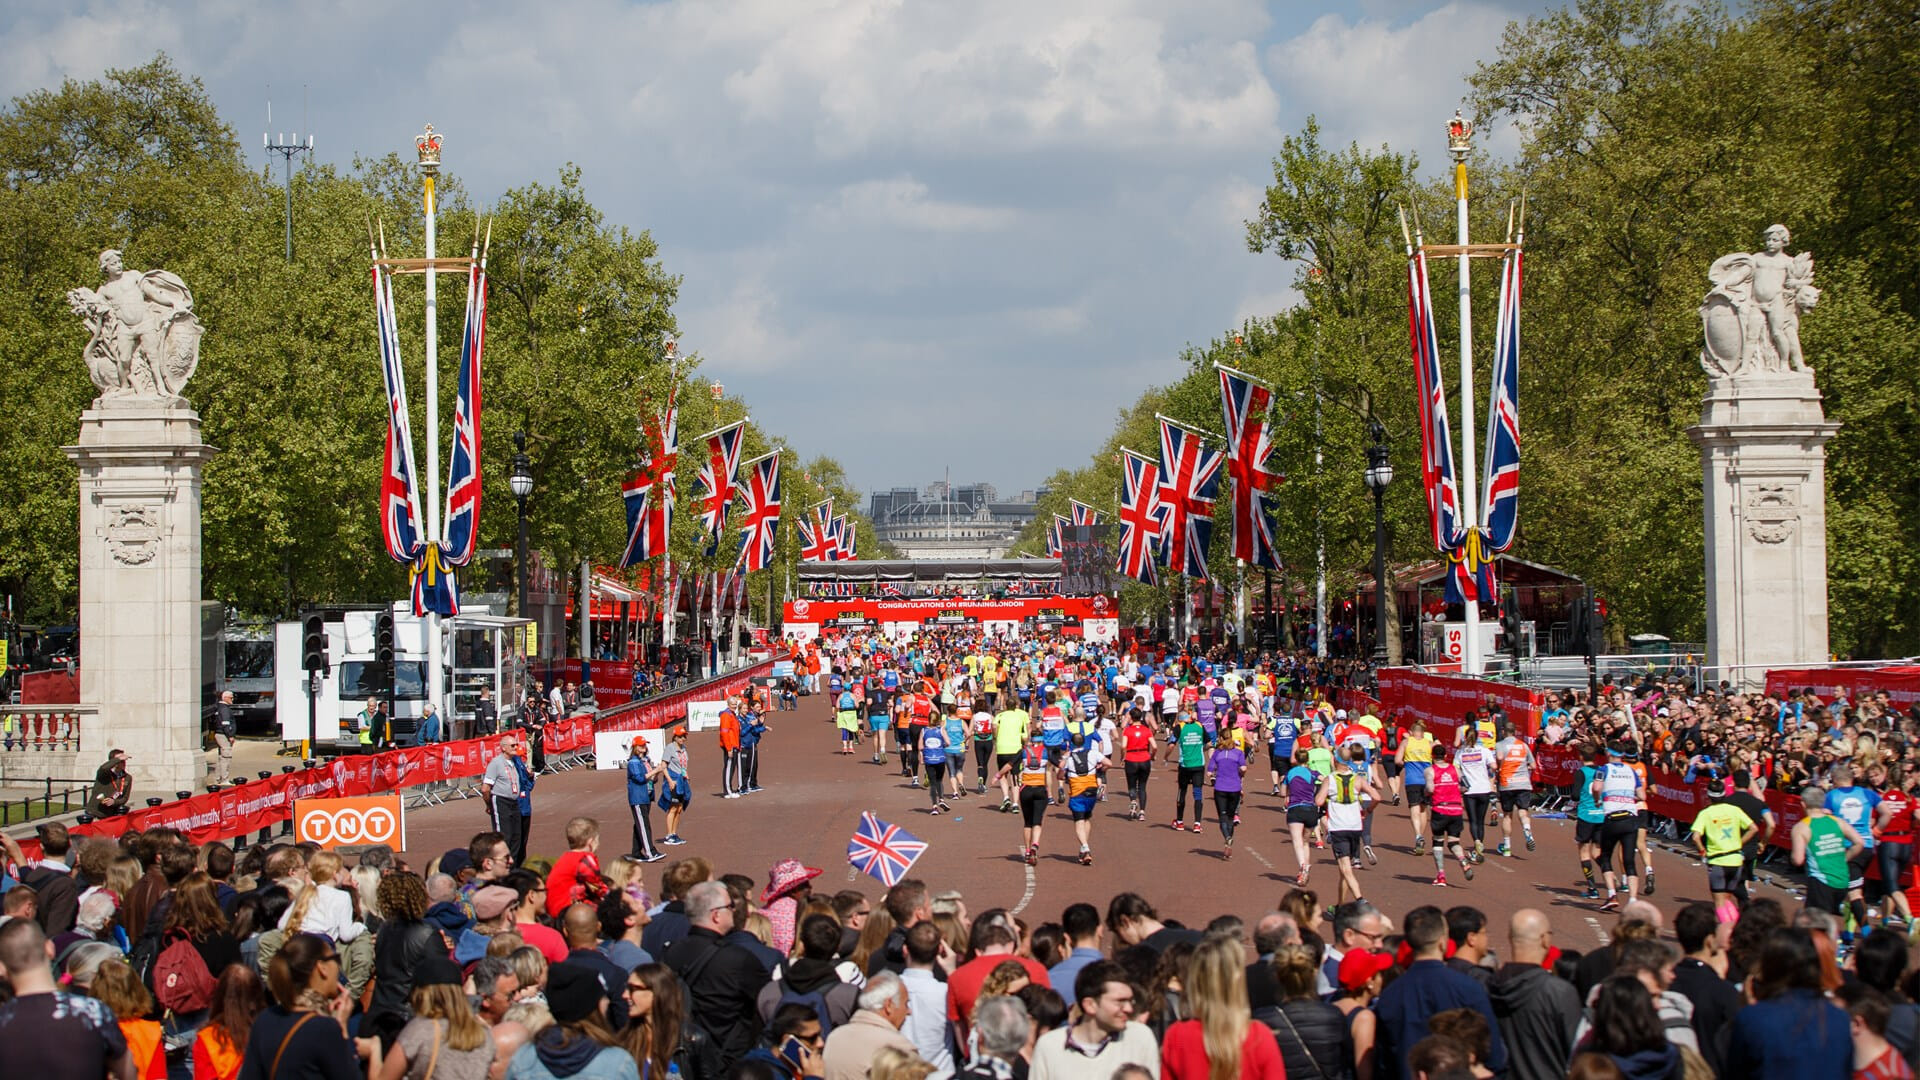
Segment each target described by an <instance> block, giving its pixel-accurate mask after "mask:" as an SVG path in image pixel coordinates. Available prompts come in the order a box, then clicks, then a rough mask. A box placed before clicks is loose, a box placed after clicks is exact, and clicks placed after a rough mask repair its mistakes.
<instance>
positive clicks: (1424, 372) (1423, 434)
mask: <svg viewBox="0 0 1920 1080" xmlns="http://www.w3.org/2000/svg"><path fill="white" fill-rule="evenodd" d="M1407 336H1408V338H1409V340H1410V341H1411V342H1412V345H1413V371H1414V378H1415V382H1416V384H1417V388H1418V391H1419V396H1420V475H1421V481H1422V483H1423V484H1424V485H1425V488H1426V495H1427V519H1428V521H1429V523H1430V524H1431V526H1432V530H1433V546H1434V547H1435V548H1436V549H1437V550H1438V551H1439V552H1440V553H1441V554H1442V555H1445V556H1446V557H1447V560H1448V561H1449V562H1450V563H1451V564H1452V567H1451V572H1450V573H1448V575H1447V577H1446V599H1447V602H1448V603H1450V604H1459V603H1464V602H1466V598H1467V594H1468V592H1469V591H1472V592H1474V593H1475V594H1476V595H1477V596H1478V597H1479V598H1480V599H1482V600H1483V601H1485V602H1488V603H1491V602H1492V600H1493V582H1492V580H1491V578H1490V577H1489V575H1487V574H1486V573H1485V564H1484V563H1483V562H1482V560H1481V558H1480V535H1479V531H1478V530H1469V529H1467V528H1465V527H1464V525H1463V524H1462V522H1461V518H1460V489H1459V480H1458V478H1457V475H1456V473H1455V471H1454V463H1453V425H1452V423H1451V422H1450V421H1449V419H1448V417H1447V390H1446V383H1445V379H1444V373H1443V372H1442V371H1441V368H1440V345H1439V337H1438V335H1437V334H1436V333H1435V332H1434V327H1433V286H1432V282H1431V280H1430V279H1429V278H1428V276H1427V255H1426V252H1425V251H1424V250H1422V248H1421V245H1420V237H1419V235H1418V234H1416V235H1415V237H1414V244H1413V246H1412V247H1411V248H1410V249H1409V250H1408V252H1407Z"/></svg>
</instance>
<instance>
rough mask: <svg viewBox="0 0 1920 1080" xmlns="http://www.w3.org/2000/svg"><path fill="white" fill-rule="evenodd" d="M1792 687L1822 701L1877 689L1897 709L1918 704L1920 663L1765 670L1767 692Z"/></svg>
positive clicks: (1785, 691)
mask: <svg viewBox="0 0 1920 1080" xmlns="http://www.w3.org/2000/svg"><path fill="white" fill-rule="evenodd" d="M1794 690H1809V691H1811V692H1812V693H1813V695H1814V696H1815V697H1817V698H1819V699H1820V700H1821V701H1822V702H1830V701H1832V700H1833V699H1834V698H1836V697H1846V698H1849V699H1853V700H1858V699H1859V698H1861V697H1864V696H1865V695H1867V694H1871V693H1875V692H1877V691H1880V690H1885V691H1886V692H1887V698H1888V700H1889V701H1890V702H1891V703H1892V705H1893V707H1894V708H1896V709H1901V710H1905V709H1907V708H1910V707H1912V706H1913V705H1916V704H1920V665H1916V664H1890V665H1888V666H1886V667H1877V668H1870V667H1852V668H1786V669H1782V670H1776V671H1769V672H1767V693H1768V694H1769V695H1772V696H1774V697H1785V696H1786V695H1787V694H1788V693H1789V692H1791V691H1794Z"/></svg>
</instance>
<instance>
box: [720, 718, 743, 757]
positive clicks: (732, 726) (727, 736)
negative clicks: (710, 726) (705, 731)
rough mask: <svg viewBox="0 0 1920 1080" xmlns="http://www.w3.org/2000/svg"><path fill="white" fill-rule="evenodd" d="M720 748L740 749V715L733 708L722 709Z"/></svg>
mask: <svg viewBox="0 0 1920 1080" xmlns="http://www.w3.org/2000/svg"><path fill="white" fill-rule="evenodd" d="M720 749H722V750H738V749H740V717H738V716H736V715H735V714H734V711H733V710H732V709H721V710H720Z"/></svg>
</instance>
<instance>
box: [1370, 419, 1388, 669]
mask: <svg viewBox="0 0 1920 1080" xmlns="http://www.w3.org/2000/svg"><path fill="white" fill-rule="evenodd" d="M1370 427H1371V429H1372V430H1371V432H1370V434H1371V435H1372V437H1373V443H1372V445H1370V446H1368V447H1367V472H1366V481H1367V490H1368V491H1371V492H1373V666H1374V667H1375V668H1380V667H1383V666H1385V664H1386V662H1387V515H1386V507H1385V499H1386V495H1387V485H1388V484H1391V483H1393V459H1392V457H1391V456H1390V455H1389V454H1388V452H1387V433H1386V430H1385V429H1384V428H1382V427H1381V426H1380V423H1379V421H1374V422H1372V424H1371V425H1370Z"/></svg>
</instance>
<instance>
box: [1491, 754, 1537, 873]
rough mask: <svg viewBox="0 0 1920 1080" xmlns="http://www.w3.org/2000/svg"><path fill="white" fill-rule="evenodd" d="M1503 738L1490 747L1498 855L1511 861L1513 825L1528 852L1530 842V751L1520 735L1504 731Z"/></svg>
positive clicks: (1532, 764) (1531, 793) (1531, 819)
mask: <svg viewBox="0 0 1920 1080" xmlns="http://www.w3.org/2000/svg"><path fill="white" fill-rule="evenodd" d="M1503 735H1504V737H1503V738H1501V739H1500V740H1499V741H1498V742H1496V743H1494V745H1493V760H1494V768H1495V769H1496V770H1497V772H1498V776H1499V780H1500V854H1501V855H1502V856H1505V857H1507V858H1512V857H1513V834H1514V832H1515V829H1514V825H1515V824H1516V823H1517V824H1518V825H1519V826H1520V828H1519V830H1518V831H1519V832H1520V834H1521V836H1523V837H1524V838H1525V839H1526V842H1527V850H1528V851H1532V850H1534V842H1533V814H1532V813H1531V811H1532V810H1533V769H1534V760H1533V748H1532V747H1530V746H1528V745H1527V740H1525V739H1523V738H1521V737H1520V733H1519V732H1517V731H1514V730H1513V729H1512V728H1507V729H1506V730H1505V732H1504V733H1503Z"/></svg>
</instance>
